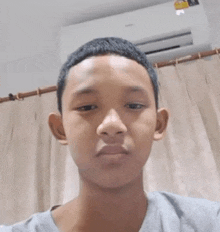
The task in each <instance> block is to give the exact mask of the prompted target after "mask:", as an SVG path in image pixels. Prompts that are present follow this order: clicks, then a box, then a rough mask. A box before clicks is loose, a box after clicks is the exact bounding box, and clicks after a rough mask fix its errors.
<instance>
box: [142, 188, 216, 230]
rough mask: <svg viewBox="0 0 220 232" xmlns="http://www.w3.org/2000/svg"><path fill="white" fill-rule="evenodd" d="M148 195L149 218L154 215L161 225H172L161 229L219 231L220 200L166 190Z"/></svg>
mask: <svg viewBox="0 0 220 232" xmlns="http://www.w3.org/2000/svg"><path fill="white" fill-rule="evenodd" d="M147 195H148V201H149V209H148V216H149V218H150V217H151V216H152V215H153V216H152V218H157V221H160V223H161V227H163V228H164V227H167V228H169V227H170V228H169V229H167V230H166V229H164V230H159V231H172V230H173V231H187V232H188V231H201V232H202V231H204V232H205V231H213V232H215V231H219V227H220V202H215V201H210V200H207V199H203V198H195V197H184V196H180V195H178V194H174V193H171V192H165V191H155V192H150V193H148V194H147ZM147 221H148V219H146V223H147ZM190 228H191V230H190ZM217 228H218V230H217ZM193 229H194V230H193Z"/></svg>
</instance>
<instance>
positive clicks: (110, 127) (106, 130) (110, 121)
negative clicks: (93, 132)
mask: <svg viewBox="0 0 220 232" xmlns="http://www.w3.org/2000/svg"><path fill="white" fill-rule="evenodd" d="M125 132H127V127H126V126H125V124H124V123H123V122H122V120H121V118H120V116H119V115H118V113H117V112H116V110H114V109H111V110H110V111H109V112H108V114H107V115H106V117H105V118H104V120H103V121H102V123H101V124H100V125H99V126H98V128H97V134H98V135H100V136H101V135H105V136H106V135H108V136H109V137H115V136H117V134H122V133H125Z"/></svg>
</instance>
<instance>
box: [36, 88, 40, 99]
mask: <svg viewBox="0 0 220 232" xmlns="http://www.w3.org/2000/svg"><path fill="white" fill-rule="evenodd" d="M40 90H41V89H40V88H37V95H38V96H39V97H40V96H41V92H40Z"/></svg>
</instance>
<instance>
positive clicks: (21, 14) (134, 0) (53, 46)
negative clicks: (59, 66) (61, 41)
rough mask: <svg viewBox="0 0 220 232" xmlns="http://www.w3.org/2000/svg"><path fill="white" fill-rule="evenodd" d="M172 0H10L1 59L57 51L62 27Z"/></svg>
mask: <svg viewBox="0 0 220 232" xmlns="http://www.w3.org/2000/svg"><path fill="white" fill-rule="evenodd" d="M169 1H172V0H93V1H90V0H47V1H45V0H37V1H36V0H19V1H17V0H10V1H4V3H1V14H0V22H1V24H0V29H1V31H2V35H1V38H0V39H1V44H0V53H1V57H0V63H1V64H3V63H8V62H12V61H16V60H20V59H24V58H27V57H34V56H36V55H39V54H47V53H50V54H53V53H56V52H57V48H58V44H57V43H58V36H59V31H60V28H61V27H64V26H69V25H72V24H77V23H81V22H85V21H88V20H92V19H97V18H102V17H106V16H110V15H114V14H120V13H123V12H128V11H133V10H136V9H140V8H144V7H149V6H152V5H156V4H161V3H166V2H169Z"/></svg>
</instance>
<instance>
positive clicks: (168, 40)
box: [135, 30, 193, 55]
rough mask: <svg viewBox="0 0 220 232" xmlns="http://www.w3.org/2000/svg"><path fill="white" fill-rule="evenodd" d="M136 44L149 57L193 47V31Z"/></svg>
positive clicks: (176, 33)
mask: <svg viewBox="0 0 220 232" xmlns="http://www.w3.org/2000/svg"><path fill="white" fill-rule="evenodd" d="M135 44H136V46H137V47H138V48H139V49H140V50H141V51H142V52H144V53H145V54H147V55H149V54H153V53H158V52H162V51H168V50H173V49H177V48H180V47H185V46H189V45H193V37H192V33H191V31H190V30H187V31H180V32H175V33H173V34H172V35H170V34H169V35H164V36H163V37H155V38H154V39H150V40H149V39H148V40H147V41H139V42H136V43H135Z"/></svg>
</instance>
